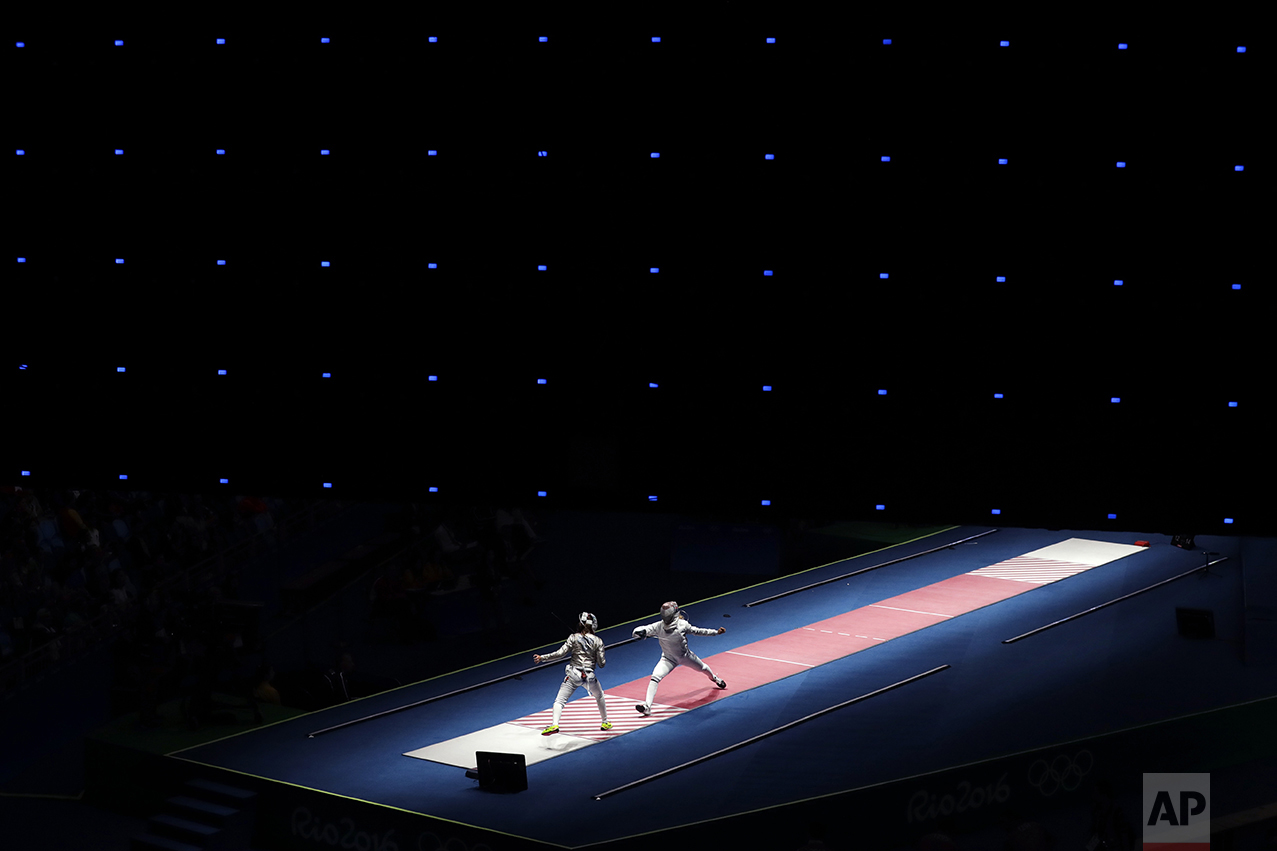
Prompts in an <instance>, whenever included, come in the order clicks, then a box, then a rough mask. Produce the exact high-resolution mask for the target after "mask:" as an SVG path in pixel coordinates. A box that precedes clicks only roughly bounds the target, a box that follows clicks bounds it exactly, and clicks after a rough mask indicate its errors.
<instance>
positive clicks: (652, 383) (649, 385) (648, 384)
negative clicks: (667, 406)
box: [647, 381, 661, 387]
mask: <svg viewBox="0 0 1277 851" xmlns="http://www.w3.org/2000/svg"><path fill="white" fill-rule="evenodd" d="M647 386H648V387H660V386H661V385H659V384H657V383H656V382H655V381H649V382H647Z"/></svg>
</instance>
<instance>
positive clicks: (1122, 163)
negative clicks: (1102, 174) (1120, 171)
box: [1117, 160, 1126, 168]
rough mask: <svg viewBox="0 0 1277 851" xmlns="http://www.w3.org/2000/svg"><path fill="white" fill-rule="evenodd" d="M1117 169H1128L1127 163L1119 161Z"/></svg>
mask: <svg viewBox="0 0 1277 851" xmlns="http://www.w3.org/2000/svg"><path fill="white" fill-rule="evenodd" d="M1117 167H1118V168H1126V163H1124V162H1122V161H1121V160H1119V161H1118V163H1117Z"/></svg>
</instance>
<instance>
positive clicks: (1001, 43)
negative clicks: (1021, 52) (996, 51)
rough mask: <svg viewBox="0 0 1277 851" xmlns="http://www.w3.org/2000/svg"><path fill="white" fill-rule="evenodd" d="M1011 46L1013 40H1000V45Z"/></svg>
mask: <svg viewBox="0 0 1277 851" xmlns="http://www.w3.org/2000/svg"><path fill="white" fill-rule="evenodd" d="M1010 46H1011V42H1009V41H1000V42H998V47H1010Z"/></svg>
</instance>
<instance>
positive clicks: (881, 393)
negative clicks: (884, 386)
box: [878, 390, 887, 396]
mask: <svg viewBox="0 0 1277 851" xmlns="http://www.w3.org/2000/svg"><path fill="white" fill-rule="evenodd" d="M878 395H879V396H886V395H887V391H886V390H879V391H878Z"/></svg>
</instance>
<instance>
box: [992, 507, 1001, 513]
mask: <svg viewBox="0 0 1277 851" xmlns="http://www.w3.org/2000/svg"><path fill="white" fill-rule="evenodd" d="M989 513H990V514H1001V513H1002V509H1001V508H995V509H993V510H992V511H990V512H989Z"/></svg>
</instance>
